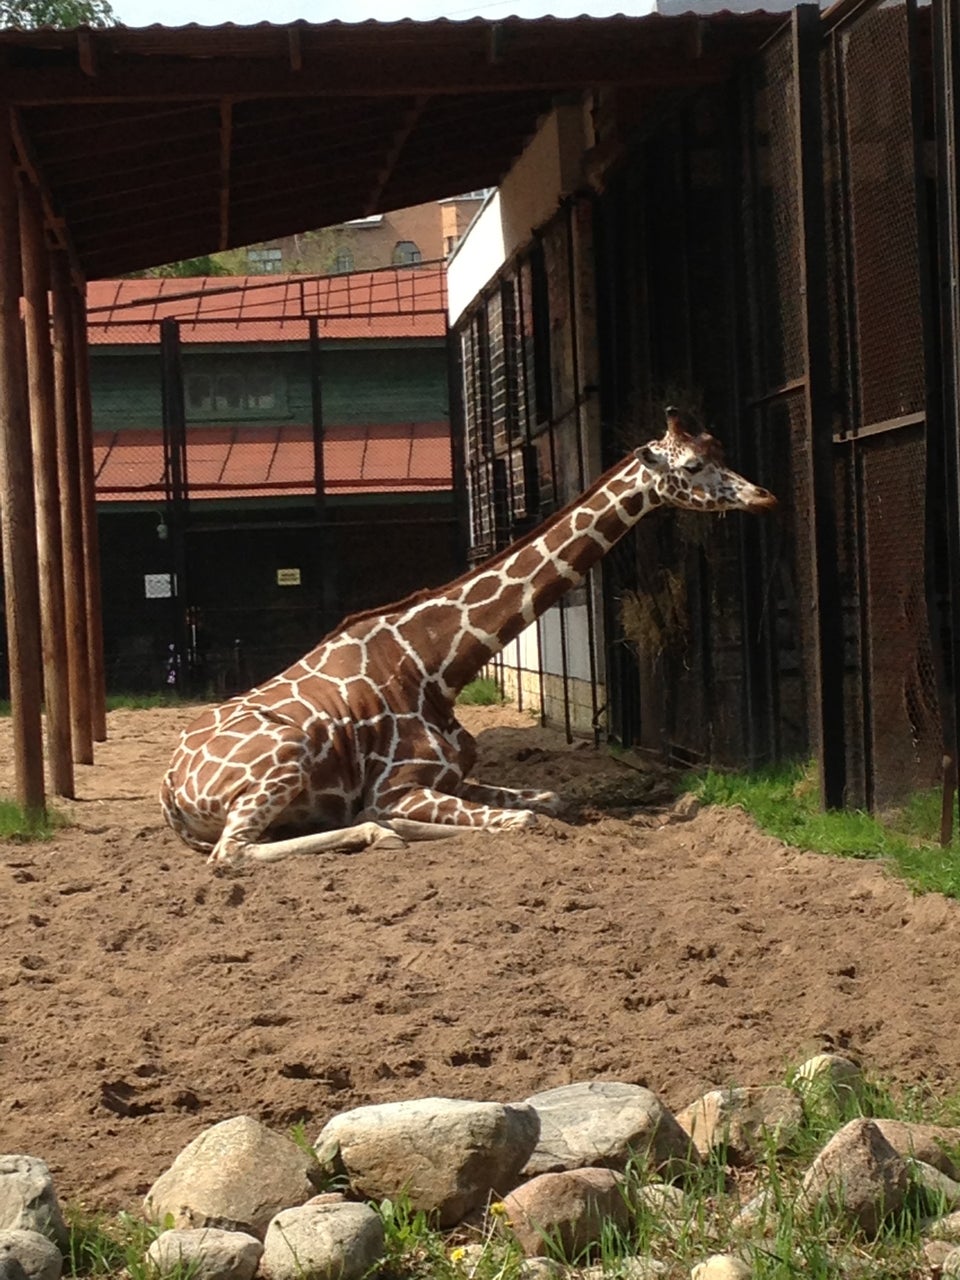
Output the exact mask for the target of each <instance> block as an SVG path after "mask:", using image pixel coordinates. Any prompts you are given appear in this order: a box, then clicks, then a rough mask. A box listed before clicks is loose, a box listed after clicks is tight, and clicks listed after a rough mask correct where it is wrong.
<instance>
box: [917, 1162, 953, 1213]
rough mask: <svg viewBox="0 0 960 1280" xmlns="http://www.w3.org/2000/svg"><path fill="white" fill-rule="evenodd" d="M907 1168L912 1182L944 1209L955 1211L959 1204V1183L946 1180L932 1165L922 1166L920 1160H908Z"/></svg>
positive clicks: (951, 1179)
mask: <svg viewBox="0 0 960 1280" xmlns="http://www.w3.org/2000/svg"><path fill="white" fill-rule="evenodd" d="M907 1167H908V1169H909V1170H910V1174H911V1176H912V1178H913V1180H914V1182H915V1183H918V1184H919V1185H920V1186H921V1187H923V1189H924V1191H926V1192H927V1194H928V1195H929V1196H931V1197H932V1198H933V1199H934V1200H936V1201H938V1202H939V1205H941V1206H942V1207H943V1208H944V1209H946V1210H950V1209H955V1208H956V1207H957V1205H958V1204H960V1182H955V1181H954V1180H953V1178H948V1177H947V1175H946V1174H945V1173H941V1172H940V1170H939V1169H935V1168H934V1167H933V1165H932V1164H924V1162H923V1161H922V1160H910V1161H908V1162H907Z"/></svg>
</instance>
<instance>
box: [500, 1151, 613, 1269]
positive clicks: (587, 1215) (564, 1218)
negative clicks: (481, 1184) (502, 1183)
mask: <svg viewBox="0 0 960 1280" xmlns="http://www.w3.org/2000/svg"><path fill="white" fill-rule="evenodd" d="M503 1204H504V1208H505V1209H506V1211H507V1222H508V1224H509V1226H510V1229H511V1230H512V1232H513V1234H514V1235H515V1236H516V1238H517V1241H518V1243H519V1245H520V1247H521V1249H523V1252H524V1253H525V1254H527V1255H528V1256H530V1257H532V1256H534V1255H536V1254H539V1253H542V1252H543V1246H544V1245H545V1244H548V1245H549V1246H550V1248H551V1249H555V1248H558V1249H559V1250H560V1251H561V1252H562V1254H563V1257H564V1258H566V1259H567V1260H568V1261H571V1262H572V1261H574V1260H576V1259H578V1258H580V1256H581V1255H583V1254H584V1253H586V1252H587V1251H588V1250H590V1249H591V1248H592V1247H593V1246H595V1245H596V1244H597V1242H598V1241H599V1239H600V1234H601V1231H602V1228H603V1223H604V1221H605V1220H606V1219H611V1220H612V1221H613V1222H614V1223H615V1224H616V1226H618V1227H620V1228H621V1229H624V1230H625V1229H626V1227H627V1225H628V1223H629V1222H630V1219H631V1216H632V1215H631V1210H630V1206H629V1205H628V1204H627V1201H626V1199H625V1197H624V1194H623V1175H622V1174H620V1173H617V1172H616V1171H615V1170H614V1169H568V1170H565V1171H564V1172H562V1173H542V1174H540V1175H539V1177H536V1178H532V1179H531V1180H530V1181H529V1182H525V1183H523V1185H522V1186H519V1187H517V1189H516V1191H511V1192H510V1194H509V1195H508V1196H506V1197H505V1199H504V1202H503Z"/></svg>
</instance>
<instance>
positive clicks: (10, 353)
mask: <svg viewBox="0 0 960 1280" xmlns="http://www.w3.org/2000/svg"><path fill="white" fill-rule="evenodd" d="M0 535H2V542H3V582H4V598H5V607H6V627H7V653H8V660H9V666H10V713H11V719H12V727H13V760H14V770H15V777H16V795H17V802H18V803H19V804H20V805H21V806H22V808H23V809H24V810H25V811H26V813H27V814H28V815H29V816H31V817H39V816H41V815H42V814H43V812H44V808H45V804H46V795H45V791H44V780H43V731H42V721H41V711H40V704H41V698H42V677H41V666H40V663H41V658H40V653H41V649H40V587H39V580H38V571H37V528H36V511H35V505H34V489H33V457H32V453H31V445H30V416H29V406H28V403H27V384H26V361H25V352H24V341H23V326H22V324H21V321H20V228H19V213H18V209H17V189H16V186H15V183H14V174H13V138H12V136H11V128H10V108H9V105H8V104H7V103H4V102H2V101H0Z"/></svg>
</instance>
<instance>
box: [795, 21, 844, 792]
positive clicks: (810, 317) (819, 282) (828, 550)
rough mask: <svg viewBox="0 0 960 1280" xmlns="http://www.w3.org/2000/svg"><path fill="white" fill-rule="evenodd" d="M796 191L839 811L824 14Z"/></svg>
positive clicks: (828, 757)
mask: <svg viewBox="0 0 960 1280" xmlns="http://www.w3.org/2000/svg"><path fill="white" fill-rule="evenodd" d="M792 33H793V70H794V93H795V95H796V99H795V101H796V112H797V116H796V124H797V131H796V140H795V145H796V160H797V190H798V193H799V201H800V239H801V253H800V289H801V293H802V296H803V345H804V356H805V360H804V365H805V369H806V387H805V408H806V422H807V433H808V436H807V443H808V458H809V468H810V474H809V480H810V492H811V495H812V503H813V513H812V514H813V519H812V522H811V537H810V546H809V555H810V558H811V568H812V574H811V581H812V583H813V597H814V598H813V599H812V600H811V601H810V607H811V610H812V613H813V620H814V627H813V634H814V636H815V637H816V645H815V653H814V664H813V667H814V672H815V681H816V690H815V698H814V714H815V715H816V717H817V729H818V735H817V736H818V739H819V743H820V759H819V762H818V763H819V773H820V797H821V801H822V803H823V804H824V806H825V807H827V808H840V807H842V805H843V802H844V793H845V790H846V757H845V737H844V714H843V662H844V645H843V614H842V602H841V594H840V581H839V573H838V562H837V538H836V516H835V512H834V485H833V434H832V406H831V402H830V350H829V315H830V312H829V306H828V283H827V253H826V229H825V225H824V195H823V168H822V158H823V137H822V133H823V130H822V123H821V118H820V50H821V44H822V38H823V37H822V32H821V26H820V10H819V7H818V6H816V5H811V4H802V5H799V6H798V7H797V8H796V9H794V10H793V14H792Z"/></svg>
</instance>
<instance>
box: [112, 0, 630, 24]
mask: <svg viewBox="0 0 960 1280" xmlns="http://www.w3.org/2000/svg"><path fill="white" fill-rule="evenodd" d="M111 2H112V5H113V11H114V13H115V15H116V17H117V18H118V20H119V21H120V22H122V23H125V24H126V25H127V26H130V27H142V26H147V25H148V24H149V23H151V22H162V23H164V24H165V25H166V26H171V27H176V26H181V25H183V24H184V23H187V22H199V23H203V24H204V25H210V26H212V25H215V24H217V23H220V22H237V23H252V22H264V21H266V22H294V21H296V20H297V19H298V18H303V19H305V20H306V21H307V22H330V21H332V20H333V19H334V18H339V19H341V20H342V21H344V22H362V21H363V20H364V19H366V18H376V19H378V20H380V21H381V22H393V21H396V20H397V19H400V18H417V19H420V20H421V21H424V20H427V19H430V18H460V19H465V18H505V17H509V16H511V15H514V14H516V15H517V16H519V17H522V18H540V17H543V16H545V15H546V14H553V15H554V16H555V17H558V18H573V17H576V16H578V15H579V14H591V15H593V16H595V17H603V16H606V15H609V14H614V13H624V14H628V15H631V16H632V15H637V14H644V13H649V12H650V10H651V9H652V8H653V0H472V2H471V0H111Z"/></svg>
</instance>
